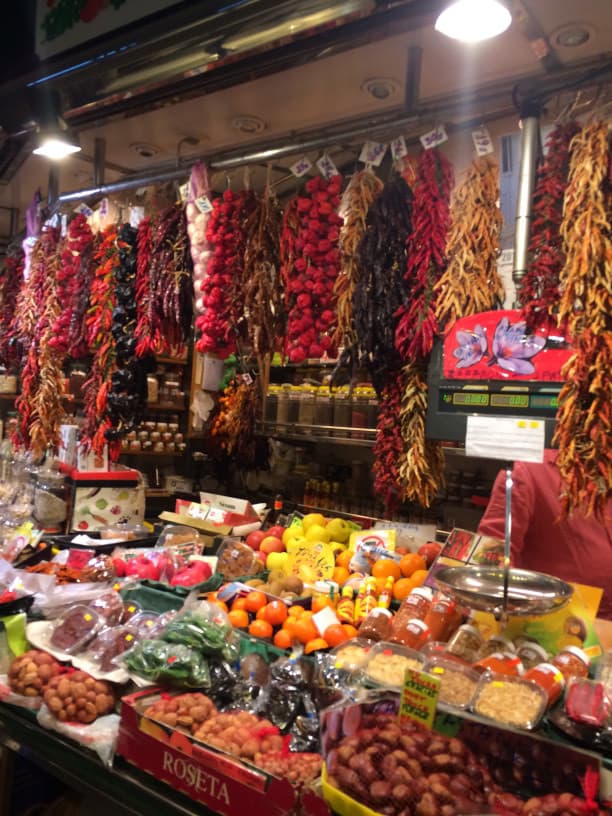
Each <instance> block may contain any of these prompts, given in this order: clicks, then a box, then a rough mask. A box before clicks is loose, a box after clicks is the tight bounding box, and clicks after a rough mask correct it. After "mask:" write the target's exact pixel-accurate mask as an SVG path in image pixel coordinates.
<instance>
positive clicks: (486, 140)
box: [472, 127, 494, 156]
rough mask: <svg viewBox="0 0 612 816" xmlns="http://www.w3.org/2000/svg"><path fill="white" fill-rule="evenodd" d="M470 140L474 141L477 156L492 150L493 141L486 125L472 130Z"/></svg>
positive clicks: (485, 154) (487, 153) (486, 154)
mask: <svg viewBox="0 0 612 816" xmlns="http://www.w3.org/2000/svg"><path fill="white" fill-rule="evenodd" d="M472 141H473V142H474V149H475V150H476V155H478V156H488V155H489V153H493V152H494V147H493V142H492V141H491V136H490V134H489V131H488V130H487V129H486V127H481V128H478V130H473V131H472Z"/></svg>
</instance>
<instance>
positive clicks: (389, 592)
mask: <svg viewBox="0 0 612 816" xmlns="http://www.w3.org/2000/svg"><path fill="white" fill-rule="evenodd" d="M394 583H395V580H394V578H393V577H392V576H389V577H388V578H387V580H386V581H385V585H384V587H383V590H382V592H381V593H380V595H379V596H378V606H379V607H380V608H381V609H388V608H389V607H390V606H391V601H392V600H393V584H394Z"/></svg>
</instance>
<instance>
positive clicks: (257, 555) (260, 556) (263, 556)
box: [255, 550, 268, 567]
mask: <svg viewBox="0 0 612 816" xmlns="http://www.w3.org/2000/svg"><path fill="white" fill-rule="evenodd" d="M255 558H258V559H259V560H260V561H261V563H262V564H263V565H264V567H265V566H266V559H267V558H268V554H267V553H265V552H262V550H257V552H256V553H255Z"/></svg>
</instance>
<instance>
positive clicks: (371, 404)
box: [366, 386, 378, 428]
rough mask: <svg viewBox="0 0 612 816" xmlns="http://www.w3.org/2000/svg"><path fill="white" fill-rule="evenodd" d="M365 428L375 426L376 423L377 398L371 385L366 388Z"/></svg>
mask: <svg viewBox="0 0 612 816" xmlns="http://www.w3.org/2000/svg"><path fill="white" fill-rule="evenodd" d="M366 398H367V402H366V428H375V427H376V425H377V423H378V399H377V398H376V391H375V390H374V389H373V388H372V386H368V388H367V389H366Z"/></svg>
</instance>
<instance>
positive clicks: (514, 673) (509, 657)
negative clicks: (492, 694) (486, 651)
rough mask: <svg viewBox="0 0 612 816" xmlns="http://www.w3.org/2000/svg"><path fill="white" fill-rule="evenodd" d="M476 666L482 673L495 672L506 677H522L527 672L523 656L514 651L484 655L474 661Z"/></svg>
mask: <svg viewBox="0 0 612 816" xmlns="http://www.w3.org/2000/svg"><path fill="white" fill-rule="evenodd" d="M474 668H475V669H476V671H477V672H479V673H480V674H482V673H483V672H493V673H494V674H503V675H505V676H506V677H520V676H521V675H522V674H524V672H525V669H524V668H523V664H522V663H521V658H520V657H519V656H518V655H517V654H512V652H495V653H494V654H492V655H489V656H488V657H483V658H481V659H480V660H479V661H478V662H477V663H474Z"/></svg>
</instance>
